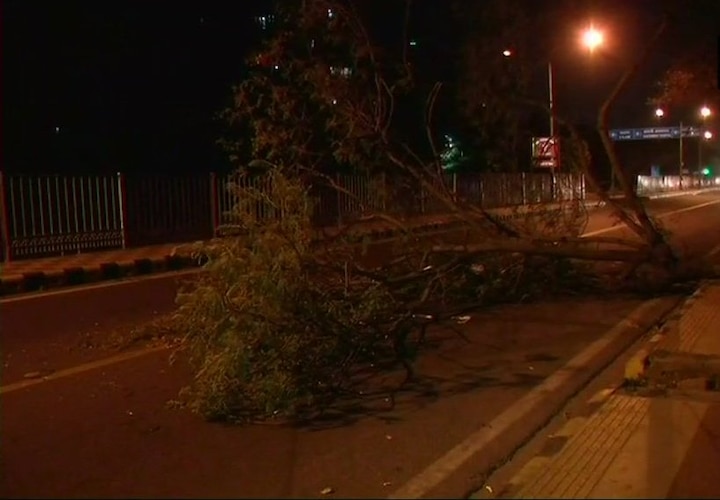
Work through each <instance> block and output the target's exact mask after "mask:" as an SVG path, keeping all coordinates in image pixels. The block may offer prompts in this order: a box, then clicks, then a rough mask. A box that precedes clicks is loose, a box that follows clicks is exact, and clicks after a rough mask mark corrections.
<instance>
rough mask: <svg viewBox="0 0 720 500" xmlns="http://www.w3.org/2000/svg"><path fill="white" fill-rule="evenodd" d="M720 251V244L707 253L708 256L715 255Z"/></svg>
mask: <svg viewBox="0 0 720 500" xmlns="http://www.w3.org/2000/svg"><path fill="white" fill-rule="evenodd" d="M719 253H720V245H718V246H716V247H715V248H713V249H712V250H710V251H709V252H708V254H707V256H708V257H714V256H715V255H717V254H719Z"/></svg>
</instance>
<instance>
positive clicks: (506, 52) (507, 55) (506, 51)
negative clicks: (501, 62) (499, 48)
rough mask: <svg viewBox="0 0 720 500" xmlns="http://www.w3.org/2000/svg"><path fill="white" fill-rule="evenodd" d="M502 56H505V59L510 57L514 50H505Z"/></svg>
mask: <svg viewBox="0 0 720 500" xmlns="http://www.w3.org/2000/svg"><path fill="white" fill-rule="evenodd" d="M502 55H504V56H505V57H510V56H511V55H512V50H510V49H505V50H503V52H502Z"/></svg>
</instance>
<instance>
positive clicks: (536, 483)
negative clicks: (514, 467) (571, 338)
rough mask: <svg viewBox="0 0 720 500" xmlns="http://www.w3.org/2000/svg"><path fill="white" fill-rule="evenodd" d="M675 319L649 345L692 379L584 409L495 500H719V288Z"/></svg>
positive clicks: (709, 287) (606, 398) (610, 396)
mask: <svg viewBox="0 0 720 500" xmlns="http://www.w3.org/2000/svg"><path fill="white" fill-rule="evenodd" d="M681 311H682V313H681V314H680V315H679V316H678V317H677V318H676V319H675V320H674V321H673V322H672V323H671V325H670V326H669V327H668V328H666V329H665V332H666V333H665V335H662V336H656V337H654V340H656V342H655V345H656V347H655V348H654V349H653V352H665V353H668V352H669V353H671V354H669V355H668V356H678V358H676V364H675V368H678V369H680V368H682V369H688V370H689V371H688V372H687V373H691V372H692V373H693V375H691V377H693V378H690V379H688V380H684V381H683V379H684V377H683V376H680V377H676V378H675V379H674V382H675V383H670V384H669V385H667V384H662V385H659V386H654V385H653V384H652V383H651V387H652V389H648V390H645V391H643V390H634V391H615V392H614V393H613V392H612V391H606V392H605V393H601V394H600V395H599V397H598V398H596V399H597V400H596V401H590V403H594V404H595V405H596V406H597V407H598V408H597V410H596V411H595V412H593V413H592V414H590V415H586V416H578V417H574V418H572V419H570V420H568V421H567V422H566V423H565V424H564V425H563V427H562V428H561V429H560V431H559V432H557V433H555V434H553V435H552V436H551V437H550V438H548V440H549V441H554V442H555V444H556V446H546V447H545V448H544V450H547V451H545V452H541V453H540V454H539V455H538V456H536V457H534V458H532V459H531V460H530V461H529V462H528V463H527V464H526V465H525V466H524V468H523V469H522V470H521V471H520V472H519V473H518V474H517V475H516V476H515V477H514V478H513V479H512V480H511V482H510V484H509V485H508V487H506V488H505V489H504V491H502V492H501V493H500V496H501V497H503V498H691V497H696V498H697V497H704V498H718V497H719V496H718V495H720V476H718V474H717V472H718V471H720V468H718V467H717V464H720V418H718V417H719V416H720V393H718V392H717V390H718V387H717V384H718V377H720V284H718V283H715V284H712V283H708V284H706V285H704V286H703V287H702V288H701V289H700V290H699V291H698V293H696V294H695V295H694V296H693V298H692V299H690V300H689V301H688V303H687V304H686V306H685V307H684V308H683V309H682V310H681ZM688 356H692V357H693V358H692V360H691V361H690V363H691V366H688V365H687V359H688V358H687V357H688ZM651 357H652V355H651ZM663 359H667V358H663ZM678 360H679V361H678ZM650 364H652V362H650ZM668 369H672V368H671V367H670V365H669V364H667V363H666V364H665V365H664V367H663V370H664V371H665V373H667V370H668ZM678 373H679V372H678ZM648 376H649V377H650V376H651V374H649V375H648ZM678 380H681V381H680V382H678ZM713 381H714V385H713V384H712V382H713ZM651 382H652V380H651ZM686 382H687V385H685V384H686ZM547 444H548V445H550V444H551V443H550V442H548V443H547ZM713 464H714V465H713ZM477 496H483V497H485V496H486V495H477Z"/></svg>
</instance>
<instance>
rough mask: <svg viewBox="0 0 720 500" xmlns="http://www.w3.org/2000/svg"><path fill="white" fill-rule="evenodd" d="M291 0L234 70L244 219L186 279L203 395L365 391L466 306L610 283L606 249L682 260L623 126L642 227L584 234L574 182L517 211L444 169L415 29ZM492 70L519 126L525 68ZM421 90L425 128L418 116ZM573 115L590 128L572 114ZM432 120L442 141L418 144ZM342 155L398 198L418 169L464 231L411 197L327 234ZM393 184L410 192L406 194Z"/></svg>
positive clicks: (421, 186) (617, 254) (634, 215)
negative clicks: (412, 59) (318, 216)
mask: <svg viewBox="0 0 720 500" xmlns="http://www.w3.org/2000/svg"><path fill="white" fill-rule="evenodd" d="M483 3H492V4H493V6H492V8H491V9H490V10H489V11H488V12H491V13H492V14H493V15H494V16H500V18H502V19H505V18H506V17H507V16H509V15H510V14H511V13H512V12H514V11H513V10H512V9H511V8H510V7H506V6H503V5H501V4H504V2H483ZM281 5H282V8H280V9H279V10H278V11H277V17H276V19H277V24H276V25H275V28H274V33H273V34H272V36H271V37H269V39H268V40H267V41H266V42H265V44H264V45H263V46H262V48H261V50H260V52H259V54H257V55H256V56H255V57H253V59H252V61H251V62H260V63H261V64H256V65H255V66H254V67H253V70H252V72H251V74H250V75H249V77H248V78H247V79H246V80H245V81H243V82H242V83H241V84H240V85H238V86H237V87H236V88H235V91H234V92H235V94H234V95H235V101H234V105H233V106H232V107H231V108H230V109H229V110H227V112H226V117H227V119H228V122H229V123H230V124H231V125H232V126H233V127H234V129H233V130H234V132H235V133H236V134H238V135H236V136H235V137H233V136H230V137H228V138H226V144H227V145H228V146H229V149H230V150H231V153H232V154H234V155H236V158H235V159H236V161H238V164H239V171H238V177H237V179H235V180H234V181H233V182H231V184H230V186H229V189H231V190H232V192H233V193H234V196H235V200H236V202H237V203H236V206H235V207H234V209H233V211H232V214H233V215H234V216H235V218H236V224H235V225H234V228H233V229H234V235H233V236H228V237H226V238H222V239H219V240H216V241H214V242H212V243H210V244H205V245H201V247H200V248H198V252H200V253H202V254H203V255H204V256H206V258H207V263H206V264H205V271H206V272H205V274H204V276H203V278H202V279H201V281H200V284H199V285H197V286H195V287H194V288H191V289H188V290H186V291H185V292H184V294H183V295H182V296H181V297H180V303H181V306H180V308H179V310H178V312H177V315H176V318H175V319H176V323H177V328H178V329H179V330H180V331H181V332H183V333H184V337H185V342H184V343H183V344H182V346H183V348H184V349H186V350H187V352H189V353H190V355H191V360H192V361H193V363H194V366H195V368H196V375H195V379H194V381H193V384H192V385H191V386H190V388H189V389H188V391H187V392H186V395H187V396H188V398H189V399H188V401H189V403H190V404H191V406H192V407H193V408H195V409H196V410H198V411H200V412H201V413H203V414H204V415H206V416H207V417H210V418H233V419H241V420H245V421H246V420H253V419H258V418H259V419H262V418H269V417H273V416H277V415H284V416H290V417H297V416H302V415H306V414H308V412H310V413H312V412H313V411H317V410H318V409H322V408H325V407H327V406H328V405H329V404H331V403H332V402H333V401H334V400H336V399H337V398H338V397H341V396H342V395H343V394H346V393H347V392H348V391H353V390H354V388H355V387H356V384H357V383H358V376H359V374H360V373H362V372H363V370H367V369H368V367H370V366H373V367H375V369H378V368H381V367H388V366H391V367H394V366H397V365H401V366H403V367H404V368H405V370H406V374H407V378H408V379H409V378H412V377H413V375H414V372H413V365H412V361H413V359H414V357H415V354H416V351H417V349H418V347H420V346H421V345H422V339H423V336H424V331H425V329H426V328H427V327H428V325H432V324H437V323H441V322H442V323H450V324H452V322H453V317H455V316H456V315H457V314H461V313H463V312H464V311H466V310H469V309H472V308H477V307H480V306H483V305H486V304H490V303H494V302H497V301H502V300H513V301H519V300H525V299H527V298H531V297H533V296H537V295H539V294H542V293H547V292H549V291H553V290H555V291H557V290H565V291H567V290H573V289H574V290H579V289H583V287H587V286H594V287H597V286H601V287H604V286H606V285H607V282H605V281H603V280H599V279H598V276H600V275H599V274H598V273H599V271H600V270H602V271H603V272H608V267H607V266H604V267H603V266H597V265H595V264H594V263H596V262H613V263H616V262H621V263H625V264H626V266H625V267H622V269H621V272H620V274H619V275H618V276H619V278H627V277H628V276H631V275H632V276H639V273H640V270H642V271H643V273H644V274H645V275H647V274H648V273H647V272H646V271H647V270H648V269H654V268H656V267H660V268H663V269H667V268H671V269H672V268H673V266H674V265H675V264H676V258H675V254H674V253H673V251H672V250H671V249H669V246H668V245H667V243H666V240H665V238H664V234H663V232H662V231H661V229H660V228H659V226H658V225H657V224H656V223H655V221H654V220H652V219H651V218H649V217H648V216H647V214H646V212H645V210H644V208H643V207H642V205H641V204H640V203H639V201H638V200H637V198H636V197H635V195H634V193H633V192H632V189H631V188H630V184H629V181H628V179H627V178H626V177H625V176H624V172H623V169H622V166H621V165H620V164H619V163H618V161H617V159H616V158H615V157H614V156H613V155H612V145H611V144H607V143H606V147H607V148H608V151H609V153H610V156H611V160H612V161H613V167H614V168H615V170H616V173H617V175H618V176H619V177H620V178H621V179H622V186H623V188H624V189H625V192H626V195H627V197H628V200H629V202H628V204H627V205H626V206H623V207H621V206H616V207H615V208H616V210H617V213H618V217H620V218H621V219H622V220H623V221H624V222H625V223H626V224H628V226H629V227H630V228H631V229H632V230H633V231H634V232H635V233H636V234H637V235H638V236H639V238H637V239H632V240H626V239H617V238H603V237H594V238H582V237H580V235H581V234H582V232H583V230H584V224H585V222H586V220H587V214H586V212H585V208H584V205H583V204H582V203H579V202H578V201H577V199H574V198H565V197H564V196H563V195H562V193H564V190H563V189H559V190H558V196H557V204H556V205H554V206H552V207H548V206H530V207H524V208H522V209H516V210H515V212H514V213H511V214H510V215H511V216H510V217H509V218H505V219H500V218H499V217H498V216H497V215H496V214H492V213H490V212H488V211H487V210H485V209H484V208H483V207H482V206H478V205H477V203H475V202H474V200H472V199H466V198H464V197H462V196H457V195H456V193H453V192H452V191H451V190H450V189H449V187H448V186H447V183H445V182H443V178H444V172H443V168H442V155H441V151H440V149H439V147H438V145H437V141H436V138H437V133H436V131H435V130H434V129H433V111H434V107H435V105H436V103H437V100H438V95H439V94H440V93H441V92H442V90H443V85H442V84H441V83H440V82H438V83H436V84H434V85H432V86H430V88H429V92H428V93H427V95H426V98H425V99H424V100H423V101H419V100H418V92H421V91H423V90H428V88H427V86H425V87H423V86H422V85H417V78H416V77H415V75H414V73H413V66H412V64H409V60H408V58H407V51H406V50H405V48H404V47H406V46H405V45H404V42H402V43H400V44H399V45H398V44H393V43H392V42H393V41H392V40H390V41H388V40H387V39H385V40H384V41H383V43H380V42H379V41H378V38H379V36H378V35H377V34H373V33H371V32H370V31H368V30H367V29H366V26H367V24H368V18H367V16H368V15H370V14H368V13H367V12H364V11H362V10H361V8H360V6H361V5H365V4H364V3H363V2H351V1H337V0H305V1H303V2H300V1H296V2H282V3H281ZM408 5H409V3H408ZM509 8H510V9H511V10H505V9H509ZM502 16H505V17H502ZM408 19H409V16H407V12H405V13H403V11H402V9H400V10H399V11H398V16H397V20H398V25H399V26H400V27H401V28H400V29H398V30H396V31H397V32H400V33H406V32H407V29H405V28H406V27H407V24H406V23H407V20H408ZM493 19H495V18H493ZM506 20H507V19H506ZM517 22H518V23H519V24H517V25H516V26H515V25H513V26H515V29H516V30H520V31H522V29H525V28H524V27H525V26H526V25H525V24H523V23H524V22H526V21H522V22H521V21H517ZM659 33H661V30H659ZM495 36H496V38H495V39H494V43H495V46H493V47H490V48H488V49H487V50H491V51H495V50H496V48H497V47H500V46H501V44H500V41H501V39H504V34H499V35H497V34H496V35H495ZM398 47H399V48H398ZM640 64H642V58H641V59H640V60H639V61H638V64H637V65H635V66H634V67H633V68H631V69H630V70H629V71H628V73H627V74H626V75H624V77H623V79H622V80H621V81H620V82H618V85H617V87H616V88H615V90H614V92H613V94H611V95H610V96H609V97H608V100H607V101H606V103H605V105H604V107H603V109H602V113H601V114H600V117H599V121H598V127H599V128H600V129H601V130H605V129H606V128H607V123H606V116H607V112H608V110H609V108H610V107H611V105H612V103H613V101H614V99H615V97H616V95H617V94H618V93H619V92H620V91H622V89H623V87H624V85H626V84H627V81H629V79H630V78H632V76H633V74H634V72H635V71H637V69H638V67H639V65H640ZM332 68H335V69H332ZM338 68H340V69H338ZM342 68H349V69H348V70H343V69H342ZM487 81H488V85H487V87H486V88H485V89H481V91H482V92H487V94H486V96H484V97H488V98H491V97H492V98H493V99H495V100H496V101H497V102H498V104H497V107H496V108H493V110H492V113H495V114H496V115H497V117H498V119H500V118H502V119H501V122H502V127H506V128H507V129H508V130H509V129H510V128H512V125H511V122H512V121H513V115H512V113H513V112H512V111H511V110H510V108H503V106H504V105H505V104H500V102H501V101H502V102H503V103H505V102H506V100H505V97H503V95H502V94H503V92H501V91H500V90H499V89H502V88H503V86H508V85H515V84H516V83H512V74H507V75H500V76H499V77H498V82H499V83H497V82H495V80H493V79H492V78H490V79H488V80H487ZM495 85H497V87H495ZM491 87H492V89H491V90H488V89H490V88H491ZM473 99H475V98H473ZM413 103H414V104H413ZM418 103H422V106H421V110H422V111H421V112H419V113H418V112H417V109H415V111H416V113H415V116H417V117H418V118H419V123H415V124H414V126H415V127H416V129H415V130H417V131H419V132H418V133H415V132H409V131H408V127H409V126H410V125H409V123H410V122H409V118H410V117H412V116H413V113H411V111H413V108H417V107H418ZM508 106H509V104H508ZM398 114H399V115H400V118H398V117H397V115H398ZM488 116H490V115H488ZM488 120H489V121H487V122H486V123H490V122H491V121H493V120H495V118H488ZM559 123H560V124H561V125H563V123H564V122H563V121H562V120H559ZM566 130H567V133H568V134H569V137H570V139H574V138H576V135H574V129H573V128H572V127H571V126H569V125H567V126H566ZM605 131H606V130H605ZM420 132H421V133H422V134H421V133H420ZM423 134H424V136H425V144H424V145H418V143H417V141H416V139H417V137H418V136H419V135H423ZM485 140H490V139H487V138H486V139H485ZM571 144H576V145H577V146H576V147H575V149H574V150H571V153H570V154H569V155H568V157H569V160H568V161H571V162H574V163H575V165H576V168H577V169H578V170H580V171H582V172H587V170H588V169H587V166H588V164H589V162H590V158H589V153H588V151H587V148H584V147H583V143H582V141H580V140H576V141H575V142H571ZM250 160H251V161H250ZM247 166H251V167H257V168H247ZM337 171H353V172H362V173H363V174H364V175H366V176H368V177H372V176H377V174H380V173H381V174H383V175H382V176H381V177H382V178H383V179H384V181H383V183H382V184H381V186H382V187H379V188H378V189H377V191H378V192H380V195H381V196H382V197H384V199H388V198H389V196H390V193H388V192H387V190H388V189H390V190H396V189H397V188H398V186H411V188H410V190H407V189H406V190H405V191H404V195H402V196H404V197H411V196H412V194H411V193H417V192H418V191H420V190H422V192H423V193H425V194H426V195H427V196H429V197H430V198H431V201H432V202H433V203H434V204H435V205H437V206H439V207H442V210H443V212H444V213H445V214H449V215H448V216H449V217H452V219H453V221H454V225H453V226H452V231H448V232H447V233H445V234H440V235H438V234H427V233H423V232H420V231H418V230H416V229H413V227H412V226H410V225H409V224H408V223H407V221H404V220H403V219H402V217H401V214H397V213H393V212H391V211H387V210H381V209H380V207H382V204H378V203H374V202H373V201H372V200H371V201H370V202H368V201H367V200H358V201H359V202H362V203H361V208H362V211H363V216H362V217H361V218H360V219H359V220H358V221H355V223H356V224H359V225H361V226H362V225H367V224H370V223H371V222H372V221H374V220H378V219H380V220H383V221H385V222H387V223H390V224H392V225H393V226H394V227H395V228H396V229H397V231H398V236H397V237H396V238H395V239H393V240H391V241H389V242H384V243H374V242H371V241H369V240H368V239H367V238H366V239H364V240H362V241H361V242H358V241H357V240H351V239H349V237H348V234H349V230H350V228H351V227H352V226H351V225H349V224H345V225H344V226H343V227H341V228H340V230H339V231H337V232H336V233H335V234H334V235H327V234H326V235H325V237H324V238H321V239H319V238H316V237H315V236H314V235H316V231H315V228H314V227H313V224H312V214H313V210H314V192H315V190H316V189H317V187H318V185H322V186H325V187H326V188H328V189H334V190H337V191H343V186H342V185H339V184H338V183H337V181H336V179H337V178H336V177H335V176H334V175H332V174H333V173H334V172H337ZM258 172H260V173H258ZM589 180H590V182H592V177H589ZM258 182H259V183H260V184H259V185H258V184H257V183H258ZM383 191H385V192H383ZM394 193H395V194H394V196H395V198H394V199H397V198H400V197H401V196H398V195H397V191H395V192H394ZM345 194H346V195H347V196H353V193H350V192H345ZM606 201H607V202H608V203H611V204H612V203H613V202H612V201H611V200H606ZM259 206H261V207H263V210H261V212H262V213H263V214H265V215H264V216H262V217H259V216H258V213H259V211H258V207H259ZM373 248H375V250H373ZM373 252H375V255H376V257H372V255H373ZM378 253H379V254H382V258H378V257H377V254H378ZM583 262H584V263H586V264H582V263H583ZM587 263H590V264H587ZM648 266H649V267H648ZM612 269H615V268H612ZM612 269H610V270H612ZM651 274H652V273H651ZM666 278H667V273H666V274H664V275H663V282H666V281H667V279H666Z"/></svg>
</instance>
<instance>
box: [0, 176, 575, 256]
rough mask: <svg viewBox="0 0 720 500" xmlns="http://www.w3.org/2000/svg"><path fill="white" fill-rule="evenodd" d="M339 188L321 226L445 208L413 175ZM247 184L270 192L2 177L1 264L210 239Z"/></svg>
mask: <svg viewBox="0 0 720 500" xmlns="http://www.w3.org/2000/svg"><path fill="white" fill-rule="evenodd" d="M333 183H334V184H335V186H327V185H313V186H310V193H311V195H312V196H313V197H314V198H315V209H314V214H313V215H314V223H315V224H317V225H319V226H327V225H338V224H342V223H343V222H344V221H347V220H349V219H352V218H355V217H357V216H359V215H361V214H362V213H367V212H369V211H386V212H389V213H390V212H392V213H402V214H403V215H421V214H433V213H440V212H446V211H447V210H448V207H446V206H445V205H444V204H443V203H442V202H440V201H439V200H438V198H437V197H436V196H433V194H432V193H431V192H430V190H428V189H424V188H422V187H421V185H420V183H417V182H412V181H411V180H408V179H399V178H390V177H386V176H376V177H372V178H371V177H369V176H366V175H337V176H335V177H334V178H333ZM244 187H254V188H257V189H259V190H260V192H263V191H265V192H267V190H269V189H271V188H272V186H270V185H269V183H268V179H267V178H264V177H258V176H256V177H237V176H231V175H217V174H209V175H185V176H182V175H178V176H169V175H168V176H162V175H141V174H122V173H118V174H116V175H90V176H57V175H56V176H23V175H5V176H3V174H2V173H1V172H0V210H1V212H0V229H1V232H0V236H1V238H2V259H3V261H8V260H14V259H23V258H35V257H44V256H52V255H66V254H71V253H82V252H90V251H96V250H105V249H113V248H126V247H137V246H144V245H152V244H158V243H174V242H185V241H193V240H200V239H206V238H210V237H212V236H214V235H217V234H219V233H218V231H219V229H220V228H221V227H223V226H227V225H232V224H234V223H235V222H236V220H235V219H236V216H237V215H236V212H234V210H235V207H237V205H238V201H239V199H240V198H239V197H240V196H242V195H243V190H242V188H244ZM436 187H439V188H443V189H447V192H449V193H450V194H451V195H452V196H453V197H456V198H458V199H462V200H464V201H466V202H468V203H472V204H475V205H478V206H482V207H484V208H497V207H503V206H514V205H522V204H533V203H548V202H553V201H557V200H559V199H583V198H584V197H585V182H584V178H583V176H582V175H577V174H557V175H555V176H552V175H549V174H534V173H533V174H530V173H518V174H448V175H446V176H445V177H444V178H443V179H442V180H441V181H440V183H439V184H438V185H437V186H436ZM234 188H240V189H234ZM338 188H339V189H338ZM243 207H244V209H245V210H250V211H252V213H253V215H254V216H255V217H258V218H269V217H277V216H279V213H278V212H277V211H276V210H274V209H273V208H272V207H271V206H270V205H269V204H268V203H267V202H265V201H263V200H261V199H259V200H257V201H256V202H253V203H243Z"/></svg>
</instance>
